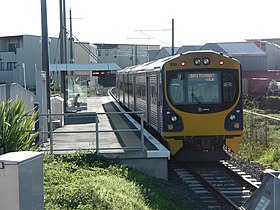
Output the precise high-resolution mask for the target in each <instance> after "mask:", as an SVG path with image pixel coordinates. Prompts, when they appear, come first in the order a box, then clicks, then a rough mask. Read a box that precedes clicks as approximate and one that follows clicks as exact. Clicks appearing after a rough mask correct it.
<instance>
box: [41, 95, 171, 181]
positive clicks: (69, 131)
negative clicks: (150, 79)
mask: <svg viewBox="0 0 280 210" xmlns="http://www.w3.org/2000/svg"><path fill="white" fill-rule="evenodd" d="M84 100H86V103H87V110H81V111H78V112H77V113H73V115H71V114H70V115H67V116H65V118H64V125H63V126H62V127H59V128H57V129H55V130H54V131H53V144H50V143H46V144H45V151H47V152H49V151H51V150H52V152H53V153H54V154H63V153H68V152H71V151H76V150H93V151H95V152H98V155H102V156H104V157H107V158H112V159H118V160H119V161H120V163H122V164H125V165H127V166H129V167H132V168H135V169H137V170H139V171H142V172H144V173H145V174H148V175H151V176H153V177H157V178H161V179H165V180H167V179H168V159H169V157H170V153H169V151H168V150H167V149H166V148H165V147H164V146H163V145H162V144H161V143H160V142H159V141H158V140H156V139H155V138H154V137H153V136H152V135H150V134H149V133H148V132H147V131H146V130H145V129H143V130H142V133H143V137H141V132H140V131H141V129H140V128H141V125H139V123H138V122H137V121H136V120H134V119H133V118H132V117H131V116H130V115H128V114H127V113H126V114H125V112H124V110H123V109H122V108H121V107H120V106H119V105H118V104H117V103H116V102H115V101H114V99H113V98H112V97H111V96H96V97H88V98H85V99H84ZM97 126H98V128H97ZM97 130H98V135H96V133H97Z"/></svg>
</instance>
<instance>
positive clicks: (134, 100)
mask: <svg viewBox="0 0 280 210" xmlns="http://www.w3.org/2000/svg"><path fill="white" fill-rule="evenodd" d="M132 86H133V104H134V106H133V109H134V111H137V106H136V76H135V75H134V76H133V85H132Z"/></svg>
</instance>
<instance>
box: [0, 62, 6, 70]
mask: <svg viewBox="0 0 280 210" xmlns="http://www.w3.org/2000/svg"><path fill="white" fill-rule="evenodd" d="M4 70H5V68H4V62H1V63H0V71H4Z"/></svg>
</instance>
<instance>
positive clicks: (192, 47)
mask: <svg viewBox="0 0 280 210" xmlns="http://www.w3.org/2000/svg"><path fill="white" fill-rule="evenodd" d="M201 47H202V45H183V46H182V47H180V48H179V50H178V51H177V52H176V54H180V53H184V52H188V51H197V50H200V48H201Z"/></svg>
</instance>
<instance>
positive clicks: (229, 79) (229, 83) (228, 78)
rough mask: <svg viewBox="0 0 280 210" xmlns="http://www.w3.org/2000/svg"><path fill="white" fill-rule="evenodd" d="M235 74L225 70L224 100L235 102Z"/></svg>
mask: <svg viewBox="0 0 280 210" xmlns="http://www.w3.org/2000/svg"><path fill="white" fill-rule="evenodd" d="M234 81H235V80H234V74H233V73H232V72H225V73H224V74H223V99H224V102H226V103H227V102H233V101H234V98H235V95H236V84H235V82H234Z"/></svg>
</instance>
